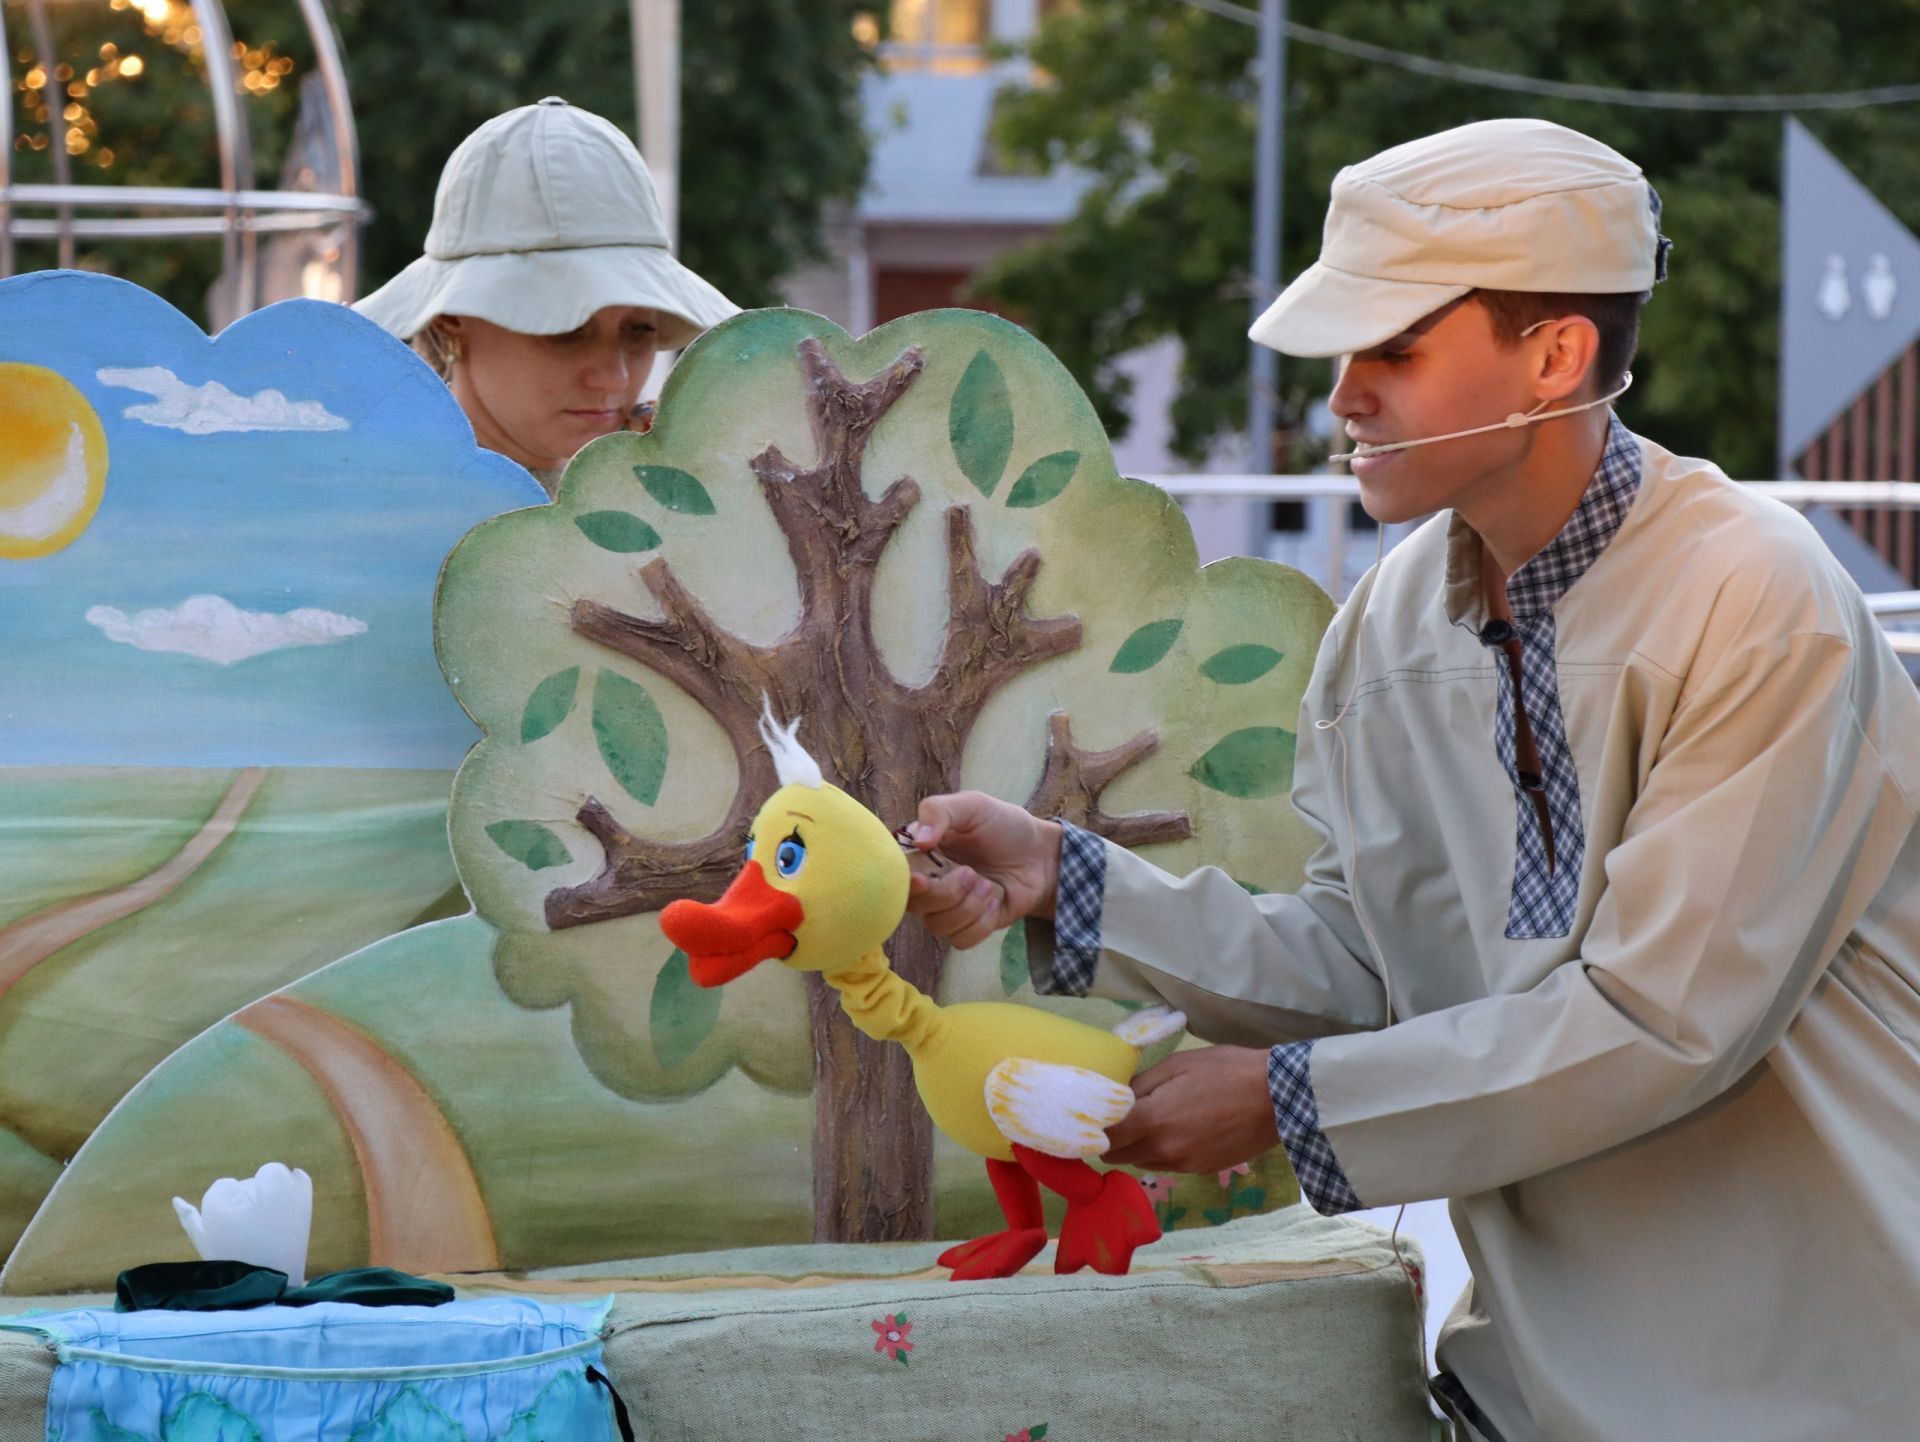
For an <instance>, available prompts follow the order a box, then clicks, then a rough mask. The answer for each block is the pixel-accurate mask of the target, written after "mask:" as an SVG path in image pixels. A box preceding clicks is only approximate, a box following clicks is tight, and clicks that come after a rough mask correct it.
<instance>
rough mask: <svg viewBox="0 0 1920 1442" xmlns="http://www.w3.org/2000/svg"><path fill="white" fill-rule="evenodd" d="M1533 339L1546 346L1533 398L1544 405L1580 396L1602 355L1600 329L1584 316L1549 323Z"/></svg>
mask: <svg viewBox="0 0 1920 1442" xmlns="http://www.w3.org/2000/svg"><path fill="white" fill-rule="evenodd" d="M1533 339H1534V340H1535V342H1536V343H1541V342H1544V344H1541V345H1540V349H1539V351H1538V352H1537V354H1538V356H1539V362H1538V369H1537V371H1536V372H1535V376H1534V387H1533V393H1534V395H1535V396H1536V397H1537V398H1539V399H1540V400H1543V401H1563V400H1567V399H1570V398H1574V397H1577V396H1579V394H1580V392H1581V391H1582V390H1583V389H1584V388H1585V386H1586V384H1587V381H1588V379H1589V378H1590V377H1591V376H1592V375H1593V366H1594V362H1595V361H1596V360H1597V359H1598V358H1599V355H1600V328H1599V327H1598V326H1596V325H1595V324H1594V323H1593V322H1592V321H1591V320H1589V319H1588V318H1587V317H1586V316H1584V315H1568V316H1562V317H1560V318H1559V319H1558V320H1550V321H1548V322H1547V323H1546V324H1545V325H1544V326H1542V327H1541V328H1540V329H1539V330H1537V331H1535V332H1534V335H1533Z"/></svg>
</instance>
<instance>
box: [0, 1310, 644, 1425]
mask: <svg viewBox="0 0 1920 1442" xmlns="http://www.w3.org/2000/svg"><path fill="white" fill-rule="evenodd" d="M610 1305H611V1299H610V1298H603V1299H600V1300H599V1301H596V1302H591V1303H586V1304H579V1305H571V1306H556V1305H554V1304H552V1303H547V1302H540V1301H535V1300H533V1299H532V1298H527V1297H492V1298H485V1299H481V1300H475V1301H462V1302H449V1303H446V1304H444V1305H442V1306H438V1307H360V1306H354V1305H351V1304H347V1303H340V1302H323V1303H320V1304H317V1305H315V1306H311V1307H260V1308H256V1309H254V1310H251V1311H244V1312H128V1313H115V1312H108V1311H98V1310H84V1311H72V1312H52V1313H42V1314H39V1315H37V1316H25V1317H18V1318H14V1319H11V1320H9V1321H8V1322H6V1323H4V1324H0V1325H5V1326H8V1327H11V1328H15V1329H19V1330H25V1331H32V1332H38V1333H39V1334H40V1335H42V1336H44V1337H45V1338H46V1339H47V1341H48V1343H49V1344H50V1345H52V1346H53V1347H54V1348H55V1349H56V1351H57V1353H58V1355H59V1358H60V1365H59V1366H58V1367H56V1368H55V1369H54V1374H53V1385H52V1391H51V1393H50V1395H49V1397H48V1399H47V1442H557V1439H562V1438H564V1439H566V1442H613V1439H614V1424H613V1412H612V1407H611V1401H610V1397H609V1393H608V1391H607V1389H606V1388H605V1387H604V1386H602V1385H600V1384H599V1383H597V1382H595V1381H594V1380H592V1379H591V1378H590V1377H589V1376H588V1375H587V1373H588V1368H589V1367H592V1368H594V1369H597V1370H602V1371H604V1366H605V1364H604V1362H603V1361H602V1359H601V1341H600V1333H601V1328H602V1325H603V1324H604V1322H605V1321H606V1315H607V1311H608V1308H609V1307H610Z"/></svg>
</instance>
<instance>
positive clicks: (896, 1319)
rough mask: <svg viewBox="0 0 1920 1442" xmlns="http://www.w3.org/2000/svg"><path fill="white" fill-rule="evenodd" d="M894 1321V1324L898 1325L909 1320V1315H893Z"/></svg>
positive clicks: (902, 1313) (896, 1313) (897, 1313)
mask: <svg viewBox="0 0 1920 1442" xmlns="http://www.w3.org/2000/svg"><path fill="white" fill-rule="evenodd" d="M893 1320H894V1323H895V1324H896V1325H898V1324H900V1323H902V1322H905V1321H906V1320H907V1314H906V1313H905V1312H895V1313H894V1314H893Z"/></svg>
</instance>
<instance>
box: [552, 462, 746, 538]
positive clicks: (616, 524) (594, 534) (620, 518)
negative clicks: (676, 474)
mask: <svg viewBox="0 0 1920 1442" xmlns="http://www.w3.org/2000/svg"><path fill="white" fill-rule="evenodd" d="M687 479H688V480H690V481H692V480H693V477H692V476H688V477H687ZM694 484H695V485H696V486H697V485H699V484H700V483H699V482H698V481H694ZM702 494H703V495H704V494H705V493H704V492H702ZM707 509H708V510H711V509H713V508H712V507H711V506H709V507H708V508H707ZM573 523H574V525H576V526H578V527H579V528H580V532H581V534H582V535H584V536H585V537H586V538H587V539H588V540H589V541H592V542H593V543H594V545H596V546H598V547H599V548H600V549H601V550H603V551H651V550H653V549H654V548H655V547H656V546H658V545H659V544H660V533H659V532H658V531H656V530H654V528H653V527H652V526H649V525H648V524H647V523H646V522H645V521H643V520H641V519H640V518H639V517H638V516H635V515H629V514H628V513H627V512H625V511H588V512H587V513H586V515H584V516H575V517H574V518H573Z"/></svg>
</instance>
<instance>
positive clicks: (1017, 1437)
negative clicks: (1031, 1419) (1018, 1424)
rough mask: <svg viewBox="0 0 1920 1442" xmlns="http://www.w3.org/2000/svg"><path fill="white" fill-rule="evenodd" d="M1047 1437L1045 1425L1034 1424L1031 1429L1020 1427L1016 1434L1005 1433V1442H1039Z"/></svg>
mask: <svg viewBox="0 0 1920 1442" xmlns="http://www.w3.org/2000/svg"><path fill="white" fill-rule="evenodd" d="M1046 1435H1047V1424H1046V1423H1044V1422H1036V1423H1034V1424H1033V1426H1031V1427H1022V1428H1021V1429H1020V1430H1019V1431H1018V1432H1009V1433H1007V1442H1041V1439H1042V1438H1043V1437H1045V1436H1046Z"/></svg>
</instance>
